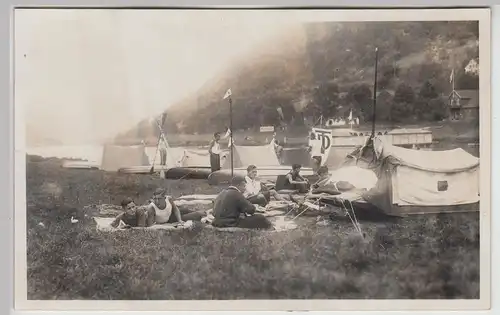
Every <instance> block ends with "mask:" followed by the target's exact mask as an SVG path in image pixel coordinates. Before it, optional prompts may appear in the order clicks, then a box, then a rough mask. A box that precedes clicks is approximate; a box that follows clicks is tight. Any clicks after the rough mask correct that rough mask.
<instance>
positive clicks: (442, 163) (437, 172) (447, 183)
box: [350, 138, 479, 216]
mask: <svg viewBox="0 0 500 315" xmlns="http://www.w3.org/2000/svg"><path fill="white" fill-rule="evenodd" d="M353 155H354V156H353V157H352V158H351V159H350V161H351V164H352V163H355V164H356V165H358V166H361V167H365V168H369V169H372V170H373V171H374V172H375V174H376V175H377V178H378V180H377V183H376V185H375V187H373V188H372V189H370V190H368V191H367V192H365V193H363V194H362V197H363V199H364V200H366V201H367V202H368V203H370V204H372V205H374V206H376V207H377V208H378V209H379V210H381V211H383V212H385V213H386V214H390V215H398V216H404V215H409V214H423V213H443V212H462V211H478V210H479V159H478V158H477V157H474V156H473V155H471V154H469V153H467V152H466V151H465V150H463V149H454V150H447V151H423V150H411V149H405V148H401V147H397V146H393V145H390V144H388V143H386V142H385V141H384V140H383V139H381V138H375V139H374V140H373V141H369V142H368V143H367V145H366V146H365V147H364V148H363V149H362V150H358V152H357V154H353Z"/></svg>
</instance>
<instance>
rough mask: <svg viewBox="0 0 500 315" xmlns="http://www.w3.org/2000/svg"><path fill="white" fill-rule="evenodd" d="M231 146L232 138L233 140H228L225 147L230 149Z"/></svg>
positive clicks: (232, 143)
mask: <svg viewBox="0 0 500 315" xmlns="http://www.w3.org/2000/svg"><path fill="white" fill-rule="evenodd" d="M231 145H234V138H233V137H231V140H229V141H228V142H227V147H228V148H230V147H231Z"/></svg>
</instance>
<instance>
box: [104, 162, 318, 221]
mask: <svg viewBox="0 0 500 315" xmlns="http://www.w3.org/2000/svg"><path fill="white" fill-rule="evenodd" d="M300 170H301V165H298V164H296V165H293V166H292V169H291V171H290V172H289V173H288V174H286V175H285V182H284V184H283V187H281V189H283V190H288V191H290V190H291V191H292V192H293V193H308V192H311V193H316V192H317V191H318V190H321V189H323V188H324V186H325V183H326V182H327V179H328V168H326V167H324V166H323V167H321V168H320V169H319V170H318V175H319V180H318V181H317V182H316V183H315V184H313V185H311V184H310V183H309V181H308V180H307V179H306V178H304V177H303V176H302V175H301V174H300ZM292 192H290V196H291V194H292ZM272 198H274V199H275V200H277V201H289V199H288V198H287V197H286V196H283V195H280V194H279V193H278V191H277V190H276V189H275V188H268V187H267V186H266V185H265V184H263V183H262V182H261V181H259V179H258V168H257V166H255V165H250V166H248V168H247V175H246V176H245V177H244V178H243V177H234V178H232V180H231V183H230V185H229V187H227V188H226V189H224V190H223V191H221V192H220V193H219V194H218V196H217V197H216V198H215V200H214V202H213V210H212V215H213V217H214V220H213V221H212V223H211V224H212V225H213V226H214V227H240V228H254V229H270V228H272V224H271V222H270V221H269V220H268V219H267V218H266V217H265V216H264V215H262V214H259V213H257V209H258V207H259V206H260V207H265V206H266V205H268V204H269V202H270V201H271V199H272ZM121 206H122V209H123V212H122V213H121V214H119V215H118V216H117V217H116V218H115V219H114V220H113V221H112V223H111V226H113V227H115V228H116V227H118V226H119V224H120V222H121V221H123V223H124V224H125V225H126V226H130V227H150V226H152V225H155V224H165V223H169V224H183V223H184V222H185V221H201V220H202V219H203V218H204V217H205V216H206V213H205V212H204V211H189V210H182V211H181V210H180V209H179V207H177V205H176V204H175V202H174V198H173V197H171V196H168V195H167V194H166V191H165V190H164V189H162V188H158V189H157V190H156V191H155V192H154V194H153V198H152V200H151V201H150V202H149V203H147V204H146V205H143V206H138V205H136V204H135V202H134V200H133V199H131V198H125V199H124V200H123V201H122V202H121Z"/></svg>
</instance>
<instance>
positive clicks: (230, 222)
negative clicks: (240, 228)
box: [212, 187, 255, 227]
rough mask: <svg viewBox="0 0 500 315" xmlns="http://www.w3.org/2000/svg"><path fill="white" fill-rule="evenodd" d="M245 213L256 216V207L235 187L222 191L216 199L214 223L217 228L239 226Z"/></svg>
mask: <svg viewBox="0 0 500 315" xmlns="http://www.w3.org/2000/svg"><path fill="white" fill-rule="evenodd" d="M243 213H248V214H254V213H255V206H254V205H253V204H251V203H250V202H249V201H248V200H247V199H246V198H245V197H244V196H243V194H242V193H241V192H240V191H239V190H238V189H237V188H235V187H229V188H227V189H224V190H223V191H221V193H220V194H219V195H218V196H217V198H215V202H214V211H213V216H214V217H215V219H214V221H213V222H212V225H213V226H216V227H230V226H237V225H238V222H239V220H240V215H241V214H243Z"/></svg>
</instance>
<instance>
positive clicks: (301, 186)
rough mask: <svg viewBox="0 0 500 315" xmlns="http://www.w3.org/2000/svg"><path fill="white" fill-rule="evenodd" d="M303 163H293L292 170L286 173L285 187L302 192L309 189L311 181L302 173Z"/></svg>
mask: <svg viewBox="0 0 500 315" xmlns="http://www.w3.org/2000/svg"><path fill="white" fill-rule="evenodd" d="M301 169H302V165H300V164H293V165H292V170H291V171H290V172H289V173H288V174H286V179H287V180H286V182H285V187H284V189H290V190H297V191H298V192H299V193H301V194H305V193H307V192H308V191H309V186H310V184H309V181H308V180H307V179H305V178H304V177H302V175H300V170H301Z"/></svg>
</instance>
